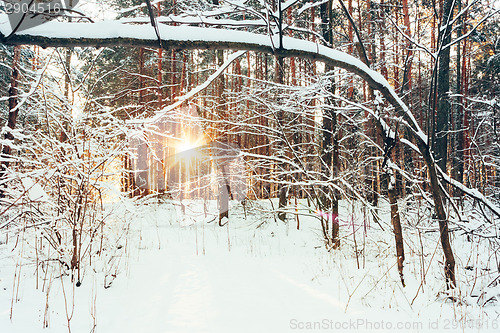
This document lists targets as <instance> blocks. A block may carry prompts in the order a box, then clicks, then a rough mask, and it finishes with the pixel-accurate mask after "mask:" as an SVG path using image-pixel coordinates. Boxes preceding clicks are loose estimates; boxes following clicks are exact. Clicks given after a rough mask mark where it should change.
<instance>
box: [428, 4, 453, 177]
mask: <svg viewBox="0 0 500 333" xmlns="http://www.w3.org/2000/svg"><path fill="white" fill-rule="evenodd" d="M453 3H454V0H445V1H444V7H443V17H442V23H441V27H440V29H439V41H440V45H441V47H442V46H444V45H447V44H449V43H450V41H451V27H450V26H449V25H448V21H449V20H451V14H452V10H453V8H452V4H453ZM449 90H450V48H449V47H447V48H446V49H444V50H441V52H440V54H439V64H438V81H437V96H438V106H437V116H436V138H435V142H434V146H433V147H434V151H435V153H436V162H437V163H438V165H439V167H440V168H441V169H442V170H443V171H444V172H447V169H446V161H447V158H448V156H447V155H448V130H449V123H450V102H449V100H448V92H449Z"/></svg>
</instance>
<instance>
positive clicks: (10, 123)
mask: <svg viewBox="0 0 500 333" xmlns="http://www.w3.org/2000/svg"><path fill="white" fill-rule="evenodd" d="M20 59H21V46H15V47H14V50H13V51H12V74H11V76H10V89H9V116H8V118H7V127H8V128H9V129H10V130H13V129H14V128H15V127H16V123H17V115H18V113H19V110H18V108H17V98H18V89H17V83H18V81H19V61H20ZM4 140H5V141H7V140H8V141H13V140H14V135H13V134H12V133H11V132H10V131H8V132H6V133H5V135H4ZM11 154H12V147H11V146H10V144H9V143H5V144H4V145H3V147H2V159H9V158H10V157H11V156H10V155H11ZM9 164H10V162H9V161H8V160H3V161H2V164H1V165H0V181H5V178H6V174H7V169H8V168H9ZM4 197H5V184H2V185H0V198H4Z"/></svg>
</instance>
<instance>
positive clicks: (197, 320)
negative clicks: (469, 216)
mask: <svg viewBox="0 0 500 333" xmlns="http://www.w3.org/2000/svg"><path fill="white" fill-rule="evenodd" d="M185 203H186V205H187V209H186V211H187V212H189V213H187V215H183V214H182V213H181V212H180V209H179V205H173V204H172V203H171V204H168V203H163V204H158V203H156V204H154V203H152V202H150V203H149V204H148V205H143V206H141V207H131V206H130V205H123V206H122V208H121V209H122V210H123V211H127V212H128V213H127V214H130V212H133V218H132V219H131V223H130V225H129V226H128V227H126V228H125V229H127V228H130V229H129V231H128V232H127V234H126V235H125V238H123V239H121V240H120V241H118V242H117V246H116V247H114V250H113V248H110V249H108V251H111V252H110V253H108V256H107V257H106V258H95V260H94V262H93V264H92V266H91V267H89V268H88V269H86V270H85V273H84V278H83V280H82V286H81V287H79V288H73V287H72V286H71V283H70V279H69V277H68V276H63V277H60V272H59V273H57V274H54V276H52V277H51V278H50V280H49V279H47V281H46V284H49V281H51V284H50V285H51V288H50V292H49V302H48V304H49V307H48V309H49V310H48V314H49V315H48V318H49V328H47V329H43V328H42V322H43V318H44V311H45V306H46V297H47V295H46V292H42V291H41V290H40V289H41V287H40V289H38V290H36V289H35V285H36V283H35V281H36V279H35V275H34V270H35V268H34V266H33V264H32V263H33V262H32V261H31V260H30V259H29V258H30V257H29V255H28V252H29V251H28V248H26V249H24V252H23V251H22V250H21V249H19V248H15V249H14V251H13V252H11V251H12V249H11V248H12V247H15V246H14V242H13V241H10V242H9V243H8V244H3V243H0V258H2V260H1V261H0V263H1V265H0V293H2V294H3V295H2V297H0V331H1V332H8V333H17V332H30V333H31V332H68V328H67V327H66V326H67V320H66V310H65V302H64V299H65V297H64V294H63V289H62V286H63V285H64V292H65V295H66V301H67V305H66V306H67V309H68V313H69V314H70V315H71V314H72V316H73V317H72V319H71V321H70V323H71V329H72V331H73V332H89V331H91V329H92V327H93V326H94V324H95V325H96V327H95V332H106V333H112V332H183V333H184V332H218V333H225V332H249V333H250V332H252V333H253V332H293V331H301V330H302V329H304V330H307V329H308V328H314V327H316V328H318V327H320V328H322V329H321V330H325V331H338V330H339V329H343V331H353V332H354V331H366V332H371V331H373V330H376V331H377V332H388V331H394V327H399V326H401V325H403V328H406V331H409V332H427V331H430V330H431V329H432V330H433V331H444V330H445V328H446V327H448V328H449V329H450V330H447V331H456V330H452V329H451V328H453V325H455V328H456V327H457V325H463V323H466V320H470V319H473V320H474V323H473V324H471V325H473V326H470V327H471V328H472V329H466V330H465V331H467V332H469V331H470V332H477V331H481V332H484V331H486V332H487V331H491V332H495V331H497V330H495V329H494V327H497V326H493V325H496V324H497V323H498V322H497V321H495V320H498V319H499V318H498V314H499V309H498V307H494V306H486V307H480V306H478V305H477V302H476V299H467V298H465V297H464V298H463V302H464V304H462V305H459V304H455V303H451V302H448V301H446V297H445V296H444V295H443V294H442V290H443V287H444V281H443V277H442V266H441V264H440V263H439V260H438V259H437V257H439V255H437V254H436V253H435V252H436V249H437V248H438V244H439V237H438V233H437V232H434V233H424V234H422V238H423V242H424V247H425V249H427V250H426V253H427V254H426V256H425V257H424V261H425V265H426V266H425V268H426V269H428V271H427V277H426V284H425V285H424V286H423V289H422V288H421V287H420V283H421V279H420V271H421V270H420V263H421V258H420V257H419V256H418V255H416V254H415V251H416V248H415V249H414V251H407V253H406V261H405V280H406V283H407V287H406V288H402V287H401V284H400V281H399V276H398V272H397V268H396V258H395V255H394V245H393V235H392V234H391V233H390V232H382V231H381V230H380V229H379V228H378V227H376V226H370V223H369V222H368V224H367V221H366V220H365V219H364V218H363V213H362V210H359V209H356V210H354V211H351V212H352V214H351V215H349V213H348V212H349V210H350V208H349V207H348V206H347V204H346V203H345V202H343V203H342V204H341V215H340V217H341V218H340V225H341V230H342V232H343V233H344V234H343V239H342V244H343V245H342V250H341V251H333V252H328V251H327V250H326V249H325V247H324V246H323V243H322V240H321V235H320V228H319V223H318V220H317V219H316V218H315V217H314V216H309V217H304V216H301V217H300V219H301V220H300V224H301V229H300V230H296V226H295V219H290V220H289V221H288V222H287V223H281V222H279V223H276V222H274V220H273V219H272V218H269V217H267V218H266V217H265V216H266V214H265V211H266V210H267V209H269V208H270V207H268V205H269V204H268V203H266V201H259V202H253V204H254V207H253V209H254V211H253V213H252V214H250V215H249V217H248V219H247V220H246V219H245V218H244V217H243V216H244V214H243V211H242V207H241V205H239V204H238V203H236V202H231V210H230V211H231V215H230V218H229V223H228V224H227V225H226V226H224V227H222V228H221V227H219V226H218V225H217V223H216V222H212V223H209V221H211V220H213V218H215V217H216V215H214V214H213V212H215V207H216V202H214V201H211V202H209V210H208V211H209V212H212V214H211V213H209V214H208V215H207V216H205V215H204V213H203V204H202V202H196V201H186V202H185ZM275 205H277V202H275ZM259 206H260V207H259ZM299 208H300V209H301V211H304V212H307V207H306V203H305V202H302V203H301V206H300V207H299ZM115 209H116V208H115ZM258 211H262V212H263V213H261V214H259V213H258ZM382 213H383V214H382V215H383V219H384V220H385V221H389V209H388V205H387V204H385V205H384V206H383V212H382ZM129 216H130V215H129ZM408 222H411V221H408ZM122 223H123V222H122ZM116 227H117V228H122V229H123V227H124V226H123V225H119V224H118V225H116ZM353 227H354V229H355V230H357V237H358V250H361V249H362V250H363V252H360V253H359V256H360V258H359V259H360V261H361V263H360V268H359V269H358V268H357V265H356V261H357V260H356V256H355V255H354V248H353V244H352V242H351V241H350V239H352V236H351V235H350V234H349V230H353ZM364 227H366V228H367V233H366V235H364V233H363V231H362V230H363V228H364ZM404 232H405V240H406V241H407V244H406V246H407V250H408V249H411V248H413V247H414V245H416V243H415V244H414V242H415V241H416V240H417V239H416V238H415V237H416V236H415V233H414V231H411V230H410V229H405V230H404ZM456 244H460V245H461V246H457V249H458V250H459V249H460V248H462V250H461V251H460V250H459V251H457V259H460V260H457V263H458V267H457V277H458V280H459V281H460V283H461V284H462V285H463V287H462V288H464V290H463V291H464V295H465V290H466V288H467V285H468V284H467V281H468V279H469V278H470V277H473V276H474V275H473V274H474V272H473V271H469V270H464V269H463V266H462V265H461V264H460V262H461V260H463V261H464V262H467V258H468V257H470V256H471V254H470V251H471V250H470V247H471V246H472V247H476V246H477V245H475V243H473V244H468V243H466V242H462V240H461V239H457V240H456ZM480 250H481V249H478V251H480ZM21 254H22V256H20V255H21ZM435 254H436V258H434V260H433V259H432V258H433V257H434V255H435ZM431 255H432V258H431ZM475 255H476V253H474V254H473V255H472V258H474V260H473V263H472V264H471V263H469V265H476V264H477V266H478V267H481V268H483V267H485V266H484V265H485V264H484V263H480V262H477V263H476V261H475V260H476V258H475ZM365 256H366V257H365ZM23 258H24V261H23ZM16 263H23V265H22V266H20V267H21V268H22V270H20V269H16V267H17V266H16ZM464 266H465V264H464ZM14 271H16V272H18V274H20V275H18V276H20V280H19V281H20V284H19V291H17V289H16V288H17V287H13V286H17V285H16V284H15V283H14V281H13V279H14ZM467 274H469V275H467ZM39 280H40V286H41V284H42V281H43V279H42V278H40V279H39ZM62 282H63V283H62ZM488 282H490V281H488ZM473 288H474V287H473ZM482 288H484V286H483V284H482V282H481V280H478V283H477V286H476V289H477V293H479V294H481V293H484V295H486V296H490V297H494V296H495V295H496V294H495V293H497V292H498V290H497V289H498V288H496V289H495V288H489V289H482ZM481 290H484V291H481ZM15 294H17V295H18V296H17V298H18V301H16V302H13V318H12V321H11V320H9V314H10V308H11V297H12V295H15ZM416 295H418V296H417V297H415V296H416ZM457 296H458V295H457ZM414 298H415V299H414ZM483 298H484V297H483ZM73 302H74V305H73ZM477 322H480V323H482V324H483V325H486V324H488V325H489V327H488V329H482V330H479V329H477V327H476V325H477ZM495 323H496V324H495ZM374 327H375V328H377V327H378V328H379V329H375V328H374ZM318 331H319V330H318Z"/></svg>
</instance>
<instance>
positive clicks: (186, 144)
mask: <svg viewBox="0 0 500 333" xmlns="http://www.w3.org/2000/svg"><path fill="white" fill-rule="evenodd" d="M199 146H200V145H199V144H198V143H196V142H191V141H188V140H185V141H182V142H179V143H178V144H177V145H176V147H177V152H178V153H182V152H185V151H188V150H192V149H195V148H197V147H199Z"/></svg>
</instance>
